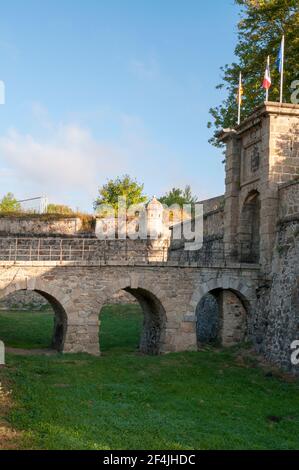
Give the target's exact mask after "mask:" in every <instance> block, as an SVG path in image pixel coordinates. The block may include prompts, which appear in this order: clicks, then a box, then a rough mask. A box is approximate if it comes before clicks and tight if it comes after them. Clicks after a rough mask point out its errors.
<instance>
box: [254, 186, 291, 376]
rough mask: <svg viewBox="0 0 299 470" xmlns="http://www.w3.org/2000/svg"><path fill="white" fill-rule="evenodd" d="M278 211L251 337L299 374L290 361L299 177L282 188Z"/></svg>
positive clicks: (275, 360)
mask: <svg viewBox="0 0 299 470" xmlns="http://www.w3.org/2000/svg"><path fill="white" fill-rule="evenodd" d="M278 212H279V216H280V217H279V220H278V224H277V233H276V242H275V246H274V250H273V262H272V272H271V276H270V277H269V278H268V279H265V280H264V282H263V283H262V284H261V285H260V288H259V289H258V301H257V309H256V311H255V312H254V315H253V318H252V322H251V324H250V328H251V337H252V338H253V341H254V344H255V346H256V348H257V350H258V351H259V352H261V353H263V354H264V355H265V357H266V358H267V359H268V360H270V361H271V362H273V363H275V364H276V365H278V366H279V367H283V368H284V369H286V370H288V371H291V372H293V373H295V374H298V375H299V368H298V366H294V365H293V364H291V361H290V358H291V352H292V351H291V348H290V346H291V343H292V342H293V341H294V340H298V339H299V181H292V182H289V183H285V184H283V185H282V186H281V187H280V188H279V210H278Z"/></svg>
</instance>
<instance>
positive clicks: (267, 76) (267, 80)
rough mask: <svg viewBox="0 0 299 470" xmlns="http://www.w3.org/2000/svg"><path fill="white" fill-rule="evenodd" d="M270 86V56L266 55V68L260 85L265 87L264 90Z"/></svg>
mask: <svg viewBox="0 0 299 470" xmlns="http://www.w3.org/2000/svg"><path fill="white" fill-rule="evenodd" d="M270 86H271V74H270V57H268V60H267V66H266V70H265V76H264V80H263V85H262V87H263V88H265V90H269V88H270Z"/></svg>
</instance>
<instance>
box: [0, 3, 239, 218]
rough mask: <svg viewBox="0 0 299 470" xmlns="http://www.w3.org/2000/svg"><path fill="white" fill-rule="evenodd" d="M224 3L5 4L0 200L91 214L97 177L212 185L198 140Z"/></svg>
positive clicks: (213, 164) (233, 16)
mask: <svg viewBox="0 0 299 470" xmlns="http://www.w3.org/2000/svg"><path fill="white" fill-rule="evenodd" d="M237 20H238V9H237V7H236V6H235V5H234V2H233V0H213V1H211V2H202V1H199V0H187V1H183V0H85V1H83V0H43V1H42V2H41V1H40V0H26V2H24V1H23V0H10V1H9V2H5V3H4V2H2V4H1V15H0V80H3V81H4V82H5V87H6V103H5V105H3V106H0V181H1V190H0V195H2V194H4V193H5V192H7V191H13V192H14V193H15V195H16V196H17V197H18V198H25V197H33V196H38V195H40V194H45V195H47V196H48V197H49V199H50V201H52V202H61V203H66V204H69V205H71V206H73V207H74V208H75V207H78V208H80V209H81V210H91V209H92V201H93V200H94V198H95V197H96V193H97V188H98V187H99V186H100V185H101V184H103V183H104V182H105V181H106V180H107V178H110V177H115V176H117V175H120V174H124V173H129V174H130V175H131V176H134V177H136V178H137V179H138V180H139V181H140V182H143V183H144V185H145V192H146V193H147V194H148V195H149V196H152V195H154V194H155V195H157V196H159V195H161V194H162V193H164V192H165V191H167V190H169V189H170V188H171V187H172V186H180V187H183V186H184V185H186V184H191V186H192V189H193V191H194V193H196V194H197V195H198V196H199V197H200V198H206V197H210V196H215V195H217V194H219V193H222V192H223V190H224V183H223V179H224V173H223V164H222V163H221V162H222V154H221V151H219V150H217V149H214V148H213V147H212V146H211V145H210V144H209V143H208V139H209V137H210V131H209V130H208V129H207V127H206V123H207V121H208V120H209V113H208V110H209V108H210V107H211V106H214V105H216V104H218V103H219V100H220V99H221V98H222V97H223V95H222V92H220V91H217V90H215V85H216V84H217V83H218V82H219V79H220V66H221V65H224V64H225V63H229V62H231V61H232V60H233V59H234V56H233V51H234V47H235V43H236V23H237Z"/></svg>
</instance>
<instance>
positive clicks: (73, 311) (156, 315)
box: [0, 260, 259, 355]
mask: <svg viewBox="0 0 299 470" xmlns="http://www.w3.org/2000/svg"><path fill="white" fill-rule="evenodd" d="M258 278H259V268H258V266H256V265H246V264H231V265H229V264H227V265H225V266H224V265H223V266H219V265H218V266H216V265H215V266H209V267H200V266H198V264H197V263H189V264H185V265H183V264H179V263H176V262H163V261H161V262H157V261H154V262H148V261H147V262H143V261H137V262H132V260H131V261H130V262H129V261H125V260H122V261H119V262H117V261H115V260H113V261H110V262H109V260H108V261H107V260H106V261H105V262H103V261H88V260H83V261H82V260H81V261H36V260H35V261H30V260H26V261H24V260H22V261H18V260H17V261H7V260H6V261H5V260H4V261H0V298H3V297H5V296H7V295H8V294H11V293H13V292H16V291H18V290H31V291H36V292H38V293H39V294H41V295H42V296H43V297H45V298H46V299H47V300H48V301H49V303H50V304H51V306H52V307H53V310H54V312H55V322H54V334H53V348H55V349H57V350H59V351H63V352H74V353H75V352H86V353H90V354H94V355H98V354H99V353H100V348H99V330H100V318H101V315H100V312H101V309H102V307H103V306H104V305H105V304H107V303H109V299H110V298H111V297H112V296H113V294H114V293H116V292H118V291H120V290H121V289H123V290H125V291H127V292H129V293H130V294H132V295H133V296H134V297H135V298H136V299H137V300H138V302H139V303H140V305H141V307H142V310H143V313H144V326H143V333H142V337H141V342H140V350H141V352H143V353H146V354H159V353H165V352H171V351H183V350H195V349H196V348H197V335H196V314H197V309H198V306H199V305H200V301H201V299H202V298H203V297H204V296H205V295H206V294H208V293H212V294H213V295H214V296H215V298H216V299H217V302H218V305H219V308H220V319H221V320H220V321H221V327H220V333H219V337H220V339H221V342H222V344H223V345H231V344H234V343H236V342H237V341H240V340H243V339H244V338H245V337H246V335H248V334H250V327H249V325H250V316H251V313H252V311H253V309H254V305H255V301H256V288H257V285H258Z"/></svg>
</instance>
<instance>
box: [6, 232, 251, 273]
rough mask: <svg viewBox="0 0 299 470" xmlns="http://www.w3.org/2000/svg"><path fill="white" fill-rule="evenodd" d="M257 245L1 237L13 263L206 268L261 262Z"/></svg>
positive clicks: (7, 254)
mask: <svg viewBox="0 0 299 470" xmlns="http://www.w3.org/2000/svg"><path fill="white" fill-rule="evenodd" d="M257 249H258V248H257V247H255V246H252V245H250V244H248V243H246V244H239V245H238V246H237V247H236V250H234V251H233V252H232V251H230V252H229V253H228V251H227V250H226V249H225V246H224V244H223V243H222V244H221V243H218V244H216V245H210V244H206V245H205V244H204V245H203V247H202V248H201V249H200V250H198V251H186V250H183V249H182V250H174V251H172V250H171V248H170V249H169V248H168V247H167V246H160V247H155V246H153V245H151V244H147V243H140V241H139V242H138V241H135V242H134V241H133V240H113V241H111V240H109V241H105V240H97V239H91V238H90V239H89V238H47V237H45V238H25V237H24V238H20V237H18V238H12V237H0V260H1V261H9V262H18V261H22V262H29V263H30V262H33V261H51V262H52V261H54V262H58V263H59V262H60V263H62V262H101V263H109V262H113V263H117V262H120V263H124V262H126V263H129V264H138V263H151V262H163V263H170V264H171V263H177V264H180V265H186V264H187V265H197V266H203V267H205V266H206V267H209V266H215V265H227V264H228V263H230V262H238V263H246V264H248V263H258V251H257Z"/></svg>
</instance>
